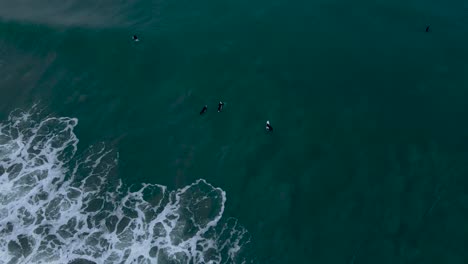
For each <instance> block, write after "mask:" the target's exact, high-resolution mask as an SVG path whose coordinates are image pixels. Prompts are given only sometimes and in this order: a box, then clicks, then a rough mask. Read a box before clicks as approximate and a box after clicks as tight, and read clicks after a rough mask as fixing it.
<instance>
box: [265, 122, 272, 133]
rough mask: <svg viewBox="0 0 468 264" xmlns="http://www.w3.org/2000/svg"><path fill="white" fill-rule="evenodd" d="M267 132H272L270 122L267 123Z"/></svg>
mask: <svg viewBox="0 0 468 264" xmlns="http://www.w3.org/2000/svg"><path fill="white" fill-rule="evenodd" d="M265 129H266V131H268V132H272V131H273V127H272V126H271V125H270V121H266V126H265Z"/></svg>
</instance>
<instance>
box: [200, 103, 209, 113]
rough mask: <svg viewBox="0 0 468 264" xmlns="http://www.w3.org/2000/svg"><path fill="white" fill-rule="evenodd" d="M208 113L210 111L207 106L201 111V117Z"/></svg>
mask: <svg viewBox="0 0 468 264" xmlns="http://www.w3.org/2000/svg"><path fill="white" fill-rule="evenodd" d="M206 111H208V106H207V105H205V106H203V108H202V110H201V111H200V115H203V114H204V113H206Z"/></svg>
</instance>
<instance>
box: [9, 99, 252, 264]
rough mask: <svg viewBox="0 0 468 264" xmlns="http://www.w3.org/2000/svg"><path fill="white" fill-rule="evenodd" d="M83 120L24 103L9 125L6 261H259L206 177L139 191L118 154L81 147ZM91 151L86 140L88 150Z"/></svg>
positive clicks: (105, 148)
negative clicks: (78, 130)
mask: <svg viewBox="0 0 468 264" xmlns="http://www.w3.org/2000/svg"><path fill="white" fill-rule="evenodd" d="M77 125H78V120H77V119H75V118H69V117H54V116H46V115H45V114H44V111H43V110H40V109H38V107H37V106H35V107H32V108H31V109H29V110H20V109H17V110H15V111H13V112H11V113H10V115H9V117H8V119H7V120H6V121H4V122H3V123H1V124H0V263H1V264H3V263H9V264H10V263H11V264H13V263H75V264H78V263H213V264H215V263H251V262H250V261H248V260H247V259H246V258H244V257H242V255H243V254H242V252H243V251H244V249H245V247H246V246H247V245H249V243H250V237H249V234H248V232H247V230H246V229H245V228H244V227H242V226H241V225H240V224H238V222H237V220H236V219H234V218H228V219H224V218H223V212H224V209H225V203H226V193H225V192H224V191H223V190H222V189H220V188H216V187H214V186H212V185H211V184H209V183H208V182H206V181H205V180H203V179H200V180H197V181H195V182H194V183H192V184H190V185H188V186H185V187H183V188H180V189H177V190H168V188H167V187H166V186H162V185H158V184H142V185H141V186H140V187H138V188H136V189H135V190H134V188H130V187H129V186H126V185H125V183H123V182H122V181H121V180H120V179H119V178H118V175H117V173H118V172H117V169H116V168H117V165H118V152H117V151H116V150H115V149H113V148H109V147H108V146H106V145H105V144H104V143H103V144H99V145H96V146H89V147H87V148H86V150H85V151H79V147H78V142H79V139H78V137H77V135H76V134H75V133H74V128H75V127H76V126H77ZM80 147H81V146H80Z"/></svg>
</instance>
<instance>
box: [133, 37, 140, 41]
mask: <svg viewBox="0 0 468 264" xmlns="http://www.w3.org/2000/svg"><path fill="white" fill-rule="evenodd" d="M132 39H133V41H135V42H137V41H140V39H138V36H137V35H133V37H132Z"/></svg>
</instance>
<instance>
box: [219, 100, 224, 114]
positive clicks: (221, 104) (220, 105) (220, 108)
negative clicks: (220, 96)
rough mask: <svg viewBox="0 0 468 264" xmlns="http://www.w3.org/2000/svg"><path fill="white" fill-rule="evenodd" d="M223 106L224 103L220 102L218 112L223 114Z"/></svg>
mask: <svg viewBox="0 0 468 264" xmlns="http://www.w3.org/2000/svg"><path fill="white" fill-rule="evenodd" d="M223 106H224V103H223V102H219V104H218V112H221V111H222V110H223Z"/></svg>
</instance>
